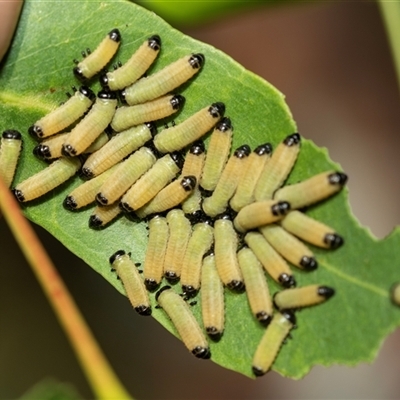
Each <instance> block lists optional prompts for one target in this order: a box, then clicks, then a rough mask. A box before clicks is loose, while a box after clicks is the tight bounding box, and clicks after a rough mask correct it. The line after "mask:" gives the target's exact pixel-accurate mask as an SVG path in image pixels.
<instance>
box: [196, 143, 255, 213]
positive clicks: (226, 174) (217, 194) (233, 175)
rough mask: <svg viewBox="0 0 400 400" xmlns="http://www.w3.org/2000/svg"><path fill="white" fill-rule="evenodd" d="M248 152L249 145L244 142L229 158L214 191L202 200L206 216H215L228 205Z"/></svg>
mask: <svg viewBox="0 0 400 400" xmlns="http://www.w3.org/2000/svg"><path fill="white" fill-rule="evenodd" d="M249 154H250V147H249V146H248V145H246V144H245V145H243V146H240V147H239V148H237V149H236V150H235V152H234V153H233V155H232V156H231V157H230V158H229V160H228V162H227V163H226V165H225V168H224V170H223V171H222V174H221V177H220V179H219V180H218V183H217V186H216V188H215V190H214V192H213V193H212V195H211V196H210V197H207V198H205V199H204V201H203V210H204V212H205V213H206V214H207V215H208V216H210V217H216V216H217V215H218V214H222V213H223V212H224V211H225V210H226V208H227V207H228V202H229V200H230V199H231V198H232V196H233V194H234V193H235V190H236V188H237V185H238V182H239V180H240V176H241V174H242V172H243V169H244V166H245V164H246V161H247V159H248V156H249Z"/></svg>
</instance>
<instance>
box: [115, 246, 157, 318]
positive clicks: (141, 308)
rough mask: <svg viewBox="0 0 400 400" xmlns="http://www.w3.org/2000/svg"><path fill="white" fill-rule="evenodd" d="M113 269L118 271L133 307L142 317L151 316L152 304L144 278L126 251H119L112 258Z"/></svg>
mask: <svg viewBox="0 0 400 400" xmlns="http://www.w3.org/2000/svg"><path fill="white" fill-rule="evenodd" d="M110 264H111V267H112V268H113V269H114V270H115V271H116V273H117V275H118V277H119V279H121V282H122V284H123V286H124V288H125V292H126V295H127V296H128V299H129V301H130V302H131V304H132V307H133V308H134V309H135V311H136V312H137V313H139V314H140V315H144V316H147V315H151V304H150V300H149V295H148V293H147V290H146V287H145V286H144V283H143V280H142V277H141V276H140V274H139V271H138V270H137V267H136V265H135V263H134V262H133V261H132V260H131V258H130V257H129V255H128V254H126V253H125V251H124V250H119V251H117V252H116V253H114V254H113V255H112V256H111V257H110Z"/></svg>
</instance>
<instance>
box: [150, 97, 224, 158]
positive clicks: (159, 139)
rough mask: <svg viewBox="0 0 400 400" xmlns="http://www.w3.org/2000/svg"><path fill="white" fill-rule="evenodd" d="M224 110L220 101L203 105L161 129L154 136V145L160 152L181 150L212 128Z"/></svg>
mask: <svg viewBox="0 0 400 400" xmlns="http://www.w3.org/2000/svg"><path fill="white" fill-rule="evenodd" d="M224 112H225V105H224V104H223V103H221V102H218V103H213V104H211V106H207V107H204V108H203V109H201V110H200V111H198V112H197V113H195V114H193V115H192V116H190V117H189V118H187V119H186V120H185V121H183V122H181V123H180V124H178V125H175V126H173V127H171V128H167V129H164V130H163V131H161V132H160V133H159V134H158V135H157V136H156V137H155V138H154V145H155V146H156V148H157V150H158V151H159V152H160V153H168V152H172V151H177V150H181V149H183V148H184V147H186V146H188V145H190V144H191V143H193V142H195V141H196V140H199V139H200V138H201V137H202V136H204V135H205V134H206V133H207V132H208V131H209V130H210V129H212V128H213V127H214V126H215V124H216V123H217V122H218V121H219V120H220V119H221V118H222V116H223V115H224Z"/></svg>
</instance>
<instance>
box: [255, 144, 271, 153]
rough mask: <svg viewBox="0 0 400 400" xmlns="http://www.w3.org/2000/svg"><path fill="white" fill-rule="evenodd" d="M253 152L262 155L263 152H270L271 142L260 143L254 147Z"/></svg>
mask: <svg viewBox="0 0 400 400" xmlns="http://www.w3.org/2000/svg"><path fill="white" fill-rule="evenodd" d="M254 153H255V154H257V155H258V156H263V155H264V154H271V153H272V144H271V143H264V144H260V145H259V146H257V147H256V148H255V149H254Z"/></svg>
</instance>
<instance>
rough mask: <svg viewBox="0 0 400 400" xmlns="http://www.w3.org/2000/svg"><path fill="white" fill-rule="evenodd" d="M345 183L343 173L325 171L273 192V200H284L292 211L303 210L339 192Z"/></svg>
mask: <svg viewBox="0 0 400 400" xmlns="http://www.w3.org/2000/svg"><path fill="white" fill-rule="evenodd" d="M346 182H347V175H346V174H344V173H343V172H335V171H327V172H322V173H320V174H318V175H315V176H313V177H311V178H309V179H306V180H305V181H302V182H300V183H296V184H294V185H286V186H284V187H283V188H281V189H278V190H277V191H276V192H275V195H274V199H276V200H286V201H288V202H289V203H290V205H291V207H292V210H295V209H298V208H303V207H306V206H309V205H311V204H314V203H316V202H318V201H321V200H323V199H325V198H327V197H329V196H332V195H333V194H335V193H337V192H339V191H340V190H341V189H342V188H343V186H344V185H345V183H346Z"/></svg>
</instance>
